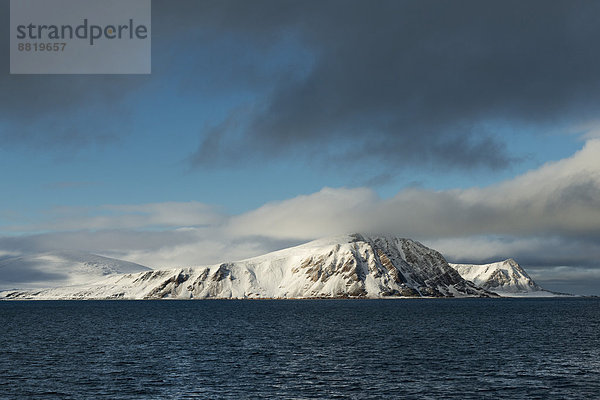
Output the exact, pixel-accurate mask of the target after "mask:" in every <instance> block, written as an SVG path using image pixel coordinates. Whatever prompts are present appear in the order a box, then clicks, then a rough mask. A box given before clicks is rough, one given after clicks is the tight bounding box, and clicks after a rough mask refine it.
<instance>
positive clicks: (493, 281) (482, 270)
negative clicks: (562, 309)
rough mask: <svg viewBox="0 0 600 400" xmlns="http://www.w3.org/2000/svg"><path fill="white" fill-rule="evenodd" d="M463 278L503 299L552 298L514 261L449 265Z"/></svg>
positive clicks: (550, 293) (550, 294)
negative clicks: (524, 297) (523, 297)
mask: <svg viewBox="0 0 600 400" xmlns="http://www.w3.org/2000/svg"><path fill="white" fill-rule="evenodd" d="M450 266H451V267H452V268H454V269H455V270H456V271H457V272H458V273H459V274H460V275H461V276H462V277H463V278H465V279H466V280H469V281H471V282H473V283H474V284H475V285H477V286H480V287H482V288H484V289H486V290H489V291H492V292H494V293H497V294H499V295H501V296H505V297H522V296H553V295H555V293H552V292H549V291H547V290H544V289H542V288H541V287H540V286H538V285H537V284H536V283H535V282H534V281H533V279H531V277H530V276H529V275H527V272H525V270H524V269H523V268H521V266H520V265H519V264H517V262H516V261H515V260H513V259H512V258H509V259H508V260H504V261H500V262H495V263H491V264H482V265H474V264H450Z"/></svg>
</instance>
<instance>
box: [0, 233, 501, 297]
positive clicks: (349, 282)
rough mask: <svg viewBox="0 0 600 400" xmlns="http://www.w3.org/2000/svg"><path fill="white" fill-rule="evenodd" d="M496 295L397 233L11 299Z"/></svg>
mask: <svg viewBox="0 0 600 400" xmlns="http://www.w3.org/2000/svg"><path fill="white" fill-rule="evenodd" d="M389 296H407V297H421V296H425V297H466V296H483V297H487V296H494V295H493V294H491V293H489V292H486V291H485V290H483V289H481V288H478V287H476V286H475V285H473V284H472V283H471V282H468V281H466V280H464V279H463V278H461V276H460V275H459V274H458V273H457V272H456V271H455V270H454V269H452V268H451V267H450V266H449V265H448V263H447V262H446V260H445V259H444V258H443V257H442V255H441V254H439V253H438V252H436V251H435V250H432V249H429V248H427V247H425V246H423V245H422V244H420V243H418V242H415V241H412V240H409V239H398V238H391V237H365V236H362V235H358V234H355V235H349V236H348V235H345V236H339V237H334V238H328V239H323V240H317V241H314V242H310V243H307V244H305V245H301V246H297V247H292V248H289V249H285V250H281V251H277V252H274V253H269V254H266V255H263V256H260V257H256V258H251V259H247V260H243V261H238V262H232V263H224V264H218V265H212V266H206V267H195V268H179V269H172V270H153V271H147V272H142V273H136V274H122V275H115V276H109V277H107V278H106V279H104V280H102V281H99V282H97V283H95V284H93V285H81V286H73V287H65V288H55V289H48V290H39V291H11V292H4V293H2V294H0V297H5V298H31V299H106V298H127V299H145V298H161V299H162V298H179V299H189V298H200V299H202V298H317V297H330V298H331V297H367V298H379V297H389Z"/></svg>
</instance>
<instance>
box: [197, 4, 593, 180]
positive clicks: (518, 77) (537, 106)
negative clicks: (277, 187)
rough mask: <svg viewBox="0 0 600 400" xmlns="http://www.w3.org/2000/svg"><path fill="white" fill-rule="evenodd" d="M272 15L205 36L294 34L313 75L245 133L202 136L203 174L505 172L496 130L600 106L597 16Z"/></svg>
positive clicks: (480, 10)
mask: <svg viewBox="0 0 600 400" xmlns="http://www.w3.org/2000/svg"><path fill="white" fill-rule="evenodd" d="M276 3H278V4H275V3H274V2H270V1H258V2H253V3H252V10H248V9H247V8H246V7H240V8H239V9H238V8H237V7H234V6H233V4H234V3H225V5H224V6H223V7H213V8H211V9H210V10H209V12H208V15H210V16H211V17H215V20H216V21H218V22H215V23H213V24H210V23H209V24H208V25H207V29H208V30H212V31H214V32H216V34H217V35H218V34H222V33H224V32H228V33H229V34H233V35H239V36H243V37H245V38H251V39H252V40H255V41H260V42H264V41H265V40H266V41H267V42H268V41H269V38H271V41H273V40H276V38H277V37H278V34H277V33H282V32H289V31H292V32H293V33H294V34H295V35H297V37H298V38H299V39H300V42H301V43H302V44H303V46H304V48H305V49H307V51H308V52H309V53H310V54H311V55H312V59H311V66H310V70H309V72H308V73H307V74H306V75H305V76H304V77H302V78H300V79H291V80H288V81H283V82H279V83H278V85H277V86H275V87H274V88H273V90H271V92H270V93H267V94H265V96H264V97H263V98H261V103H260V106H259V107H254V109H253V110H252V111H251V112H249V113H248V114H246V115H243V116H240V115H238V114H237V113H236V114H232V115H235V118H236V121H237V123H236V124H235V127H232V124H231V118H230V117H228V118H225V119H224V122H223V123H222V124H220V125H216V126H214V127H212V128H211V129H208V130H205V132H204V136H203V142H202V144H201V146H200V148H199V149H198V151H197V153H196V157H193V160H194V161H195V163H196V165H202V166H208V165H227V164H231V163H232V162H234V163H240V162H244V161H248V160H251V159H252V157H256V156H257V155H258V156H262V157H263V158H266V159H269V158H273V157H287V156H289V155H294V156H297V155H298V154H299V153H300V154H304V155H305V156H306V157H307V158H309V159H310V160H311V161H312V160H314V159H317V160H319V161H321V162H323V163H325V164H329V165H336V166H339V165H340V164H342V165H344V166H346V167H347V166H356V165H361V163H362V165H363V166H364V163H369V164H373V165H377V166H379V167H381V168H383V169H386V168H387V169H389V168H397V167H398V166H405V165H415V164H417V165H433V166H444V167H456V168H473V167H487V168H504V167H506V166H507V165H508V164H509V163H510V162H511V161H514V156H513V155H511V154H508V152H507V149H506V146H505V143H504V142H503V140H502V139H500V138H499V137H498V132H495V131H494V130H493V128H491V126H493V125H494V122H497V123H503V124H508V125H510V126H512V127H531V126H534V127H537V128H540V127H543V128H550V127H552V126H554V125H560V124H561V123H565V121H569V123H571V122H574V121H579V122H581V121H585V120H587V119H589V118H590V117H593V115H594V110H595V108H596V107H597V104H598V102H599V100H600V97H599V96H600V95H599V93H600V92H599V91H598V90H597V88H598V86H599V84H600V68H598V66H599V64H600V56H599V55H598V52H596V51H595V50H594V49H593V48H592V47H590V46H591V43H593V40H594V38H595V37H597V36H598V34H599V33H600V27H599V26H598V24H597V23H596V21H595V19H594V18H593V17H591V16H593V15H597V13H598V11H599V10H598V8H599V7H600V6H599V5H598V4H596V3H592V2H585V3H578V4H577V6H574V5H573V3H572V2H567V1H558V2H553V3H552V4H551V5H549V4H548V3H547V2H541V1H532V2H526V3H523V2H516V1H515V2H512V1H511V2H508V3H507V2H499V1H498V2H485V3H482V2H479V1H462V2H460V3H453V2H446V1H423V2H399V1H381V2H377V3H375V4H373V3H367V2H364V1H343V2H342V1H326V2H319V3H316V2H315V3H306V2H300V3H296V2H286V3H283V5H282V3H281V2H276ZM235 4H236V6H237V3H235ZM299 5H302V7H300V6H299ZM190 8H193V7H188V10H187V11H188V12H192V13H194V10H192V9H190ZM204 11H206V10H204ZM198 12H199V11H197V10H196V13H195V14H193V15H197V14H198ZM246 13H247V14H246ZM259 16H260V18H259ZM269 35H270V36H269ZM557 116H560V117H557Z"/></svg>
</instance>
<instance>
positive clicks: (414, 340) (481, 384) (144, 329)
mask: <svg viewBox="0 0 600 400" xmlns="http://www.w3.org/2000/svg"><path fill="white" fill-rule="evenodd" d="M0 398H1V399H117V400H118V399H261V398H262V399H273V398H275V399H382V398H399V399H407V398H419V399H442V398H443V399H481V398H489V399H503V398H504V399H519V398H528V399H529V398H538V399H598V398H600V300H599V299H431V300H421V299H416V300H286V301H275V300H263V301H261V300H250V301H249V300H246V301H236V300H223V301H221V300H204V301H47V302H46V301H30V302H9V301H4V302H0Z"/></svg>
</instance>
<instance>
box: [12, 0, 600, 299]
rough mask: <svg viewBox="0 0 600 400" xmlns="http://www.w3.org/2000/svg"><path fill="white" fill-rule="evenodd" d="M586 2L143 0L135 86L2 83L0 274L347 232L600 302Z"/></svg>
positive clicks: (596, 6)
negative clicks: (489, 265) (0, 266)
mask: <svg viewBox="0 0 600 400" xmlns="http://www.w3.org/2000/svg"><path fill="white" fill-rule="evenodd" d="M599 16H600V3H599V2H593V1H583V0H576V1H572V0H571V1H558V0H556V1H552V2H548V1H527V2H523V1H510V0H503V1H486V2H481V1H467V0H464V1H463V0H454V1H440V0H436V1H430V0H423V1H399V0H394V1H384V0H380V1H376V2H372V1H366V0H361V1H352V0H343V1H342V0H337V1H316V0H302V1H291V0H273V1H263V0H251V1H241V0H231V1H203V0H170V1H168V0H153V1H152V27H151V35H152V74H150V75H10V74H9V51H8V46H9V1H8V0H0V18H2V21H1V22H2V24H1V28H0V32H1V35H2V39H1V40H0V57H2V63H0V68H1V70H0V182H1V183H2V191H1V195H0V259H1V258H3V257H10V256H15V255H19V254H26V253H34V252H43V251H50V250H82V251H90V252H94V253H96V254H101V255H106V256H112V257H118V258H122V259H125V260H128V261H133V262H138V263H141V264H144V265H147V266H150V267H154V268H159V267H171V266H182V265H203V264H209V263H216V262H221V261H231V260H236V259H241V258H245V257H250V256H255V255H259V254H262V253H265V252H268V251H272V250H277V249H281V248H284V247H287V246H291V245H296V244H300V243H303V242H306V241H309V240H312V239H317V238H320V237H324V236H328V235H334V234H340V233H351V232H365V233H386V234H393V235H397V236H400V237H409V238H414V239H417V240H419V241H421V242H422V243H424V244H426V245H428V246H431V247H433V248H435V249H437V250H438V251H440V252H442V254H444V255H445V256H446V258H447V259H448V260H449V261H451V262H469V263H478V262H482V263H483V262H492V261H498V260H503V259H506V258H514V259H515V260H516V261H517V262H519V263H520V264H521V265H522V266H523V267H524V268H525V269H526V270H527V271H528V272H529V273H530V275H532V277H533V278H534V279H535V280H536V281H537V282H538V283H539V284H541V285H542V286H544V287H546V288H548V289H550V290H557V291H562V292H570V293H576V294H586V295H588V294H595V295H600V261H598V260H600V118H599V115H598V111H599V106H600V48H599V47H598V44H597V43H598V38H599V37H600V24H598V23H597V21H598V17H599Z"/></svg>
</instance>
